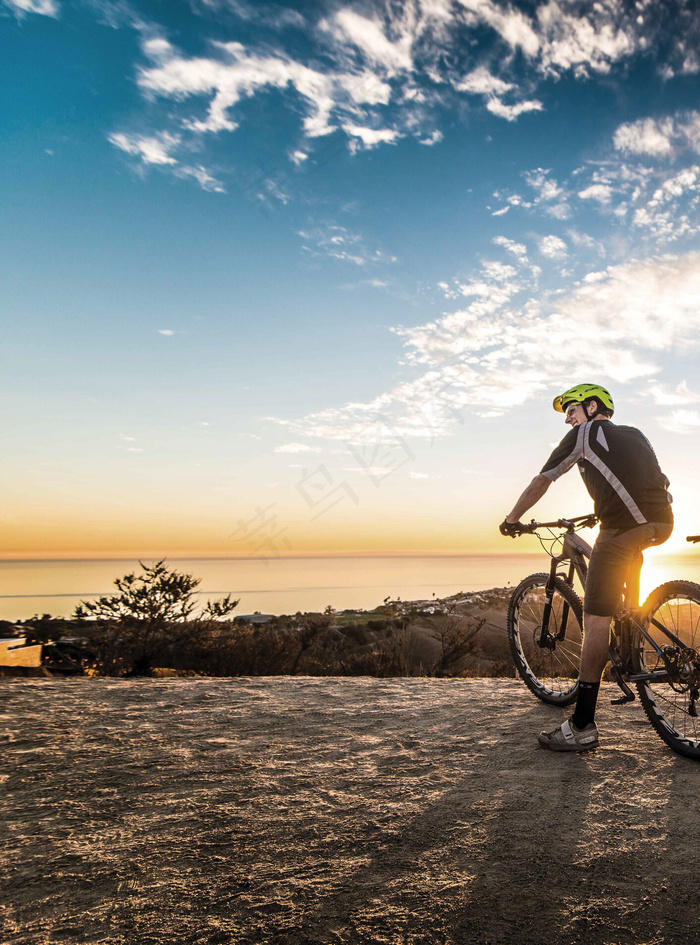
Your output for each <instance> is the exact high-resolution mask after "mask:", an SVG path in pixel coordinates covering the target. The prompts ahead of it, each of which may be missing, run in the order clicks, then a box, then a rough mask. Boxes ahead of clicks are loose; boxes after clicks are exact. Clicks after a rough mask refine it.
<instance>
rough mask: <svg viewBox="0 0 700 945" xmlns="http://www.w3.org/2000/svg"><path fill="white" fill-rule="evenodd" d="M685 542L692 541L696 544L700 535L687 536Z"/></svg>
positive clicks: (699, 539)
mask: <svg viewBox="0 0 700 945" xmlns="http://www.w3.org/2000/svg"><path fill="white" fill-rule="evenodd" d="M686 541H692V542H694V543H696V544H697V542H699V541H700V535H688V537H687V538H686Z"/></svg>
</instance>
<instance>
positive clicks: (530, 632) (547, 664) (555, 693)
mask: <svg viewBox="0 0 700 945" xmlns="http://www.w3.org/2000/svg"><path fill="white" fill-rule="evenodd" d="M549 579H550V578H549V574H545V573H541V574H531V575H530V576H529V577H526V578H525V579H524V580H522V581H521V582H520V584H518V586H517V587H516V588H515V590H514V591H513V594H512V596H511V599H510V603H509V605H508V618H507V628H508V643H509V644H510V650H511V653H512V655H513V661H514V662H515V666H516V668H517V670H518V672H519V674H520V676H521V677H522V679H523V681H524V683H525V685H526V686H527V687H528V689H529V690H530V691H531V692H532V693H534V695H536V696H537V698H538V699H541V700H542V702H546V703H548V704H549V705H558V706H566V705H571V703H572V702H574V701H575V699H576V695H577V693H578V675H579V666H580V659H581V646H582V643H583V605H582V604H581V600H580V598H579V596H578V594H577V593H576V592H575V591H574V590H573V588H571V587H569V585H568V584H567V583H566V581H564V580H562V579H561V578H559V577H558V578H556V579H555V581H554V597H553V600H552V610H551V615H550V625H549V629H550V631H551V632H552V634H553V635H555V636H556V634H557V633H558V632H559V631H560V629H561V626H562V616H563V609H564V603H567V604H568V605H569V612H568V619H567V624H566V633H565V637H564V638H563V639H562V640H557V641H556V645H555V647H554V649H548V648H547V647H541V646H540V645H539V639H540V633H541V627H542V619H543V613H544V603H545V588H546V586H547V584H548V583H549Z"/></svg>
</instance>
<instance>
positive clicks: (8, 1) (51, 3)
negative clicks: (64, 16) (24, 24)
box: [4, 0, 60, 17]
mask: <svg viewBox="0 0 700 945" xmlns="http://www.w3.org/2000/svg"><path fill="white" fill-rule="evenodd" d="M4 3H5V6H8V7H9V8H10V9H11V10H13V11H14V12H15V13H16V14H17V15H18V16H20V17H21V16H24V15H25V14H27V13H38V14H40V15H41V16H52V17H57V16H58V15H59V12H60V6H59V4H58V3H57V0H4Z"/></svg>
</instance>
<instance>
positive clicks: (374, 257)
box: [298, 223, 396, 266]
mask: <svg viewBox="0 0 700 945" xmlns="http://www.w3.org/2000/svg"><path fill="white" fill-rule="evenodd" d="M298 235H299V236H300V237H301V238H302V239H303V240H304V244H303V249H304V250H305V251H306V252H307V253H309V254H310V255H312V256H330V257H331V259H338V260H340V261H341V262H349V263H352V264H353V265H355V266H366V265H368V264H369V263H395V262H396V256H390V255H388V254H386V253H383V252H382V251H381V250H379V249H375V250H370V249H368V248H367V246H366V245H365V242H364V239H363V238H362V236H360V235H359V234H358V233H353V232H351V231H350V230H348V229H347V227H344V226H339V225H338V224H335V223H331V224H324V225H323V226H319V227H316V228H313V229H310V230H300V231H299V234H298Z"/></svg>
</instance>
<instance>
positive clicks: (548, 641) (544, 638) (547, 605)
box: [539, 558, 574, 650]
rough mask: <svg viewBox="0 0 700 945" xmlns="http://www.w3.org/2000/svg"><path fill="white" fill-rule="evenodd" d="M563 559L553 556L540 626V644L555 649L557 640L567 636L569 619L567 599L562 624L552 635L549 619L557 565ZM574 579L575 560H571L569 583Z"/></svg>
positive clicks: (562, 614)
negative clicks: (554, 634)
mask: <svg viewBox="0 0 700 945" xmlns="http://www.w3.org/2000/svg"><path fill="white" fill-rule="evenodd" d="M560 561H561V559H560V558H559V559H558V558H552V563H551V565H550V568H549V580H548V581H547V584H546V586H545V589H544V608H543V611H542V627H541V628H540V639H539V645H540V646H541V647H542V648H544V647H546V648H547V649H552V650H553V649H554V648H555V646H556V641H557V640H563V639H564V638H565V636H566V625H567V622H568V619H569V610H570V608H569V604H568V602H567V601H566V600H565V601H564V603H563V606H562V611H561V624H560V626H559V629H558V631H557V634H556V636H552V634H550V632H549V621H550V619H551V615H552V600H553V599H554V589H555V588H554V581H555V579H556V577H557V565H558V564H559V563H560ZM573 579H574V562H573V560H571V561H570V564H569V576H568V578H567V583H568V584H569V585H572V584H573Z"/></svg>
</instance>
